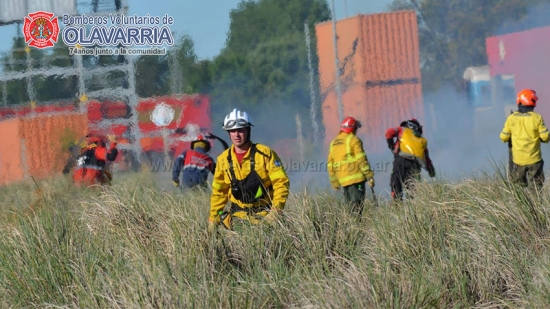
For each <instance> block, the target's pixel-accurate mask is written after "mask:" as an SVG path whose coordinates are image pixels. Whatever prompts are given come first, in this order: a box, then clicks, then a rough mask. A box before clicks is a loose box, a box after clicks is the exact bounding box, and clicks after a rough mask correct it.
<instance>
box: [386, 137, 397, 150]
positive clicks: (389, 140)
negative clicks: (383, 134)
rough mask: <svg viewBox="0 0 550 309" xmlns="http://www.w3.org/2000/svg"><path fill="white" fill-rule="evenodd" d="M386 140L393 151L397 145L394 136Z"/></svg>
mask: <svg viewBox="0 0 550 309" xmlns="http://www.w3.org/2000/svg"><path fill="white" fill-rule="evenodd" d="M386 142H387V143H388V148H389V149H390V150H391V151H393V147H395V144H394V142H393V138H388V139H387V140H386Z"/></svg>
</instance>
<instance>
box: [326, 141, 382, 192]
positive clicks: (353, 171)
mask: <svg viewBox="0 0 550 309" xmlns="http://www.w3.org/2000/svg"><path fill="white" fill-rule="evenodd" d="M327 170H328V175H329V178H330V182H331V184H332V186H333V187H334V188H337V187H339V186H343V187H345V186H349V185H352V184H355V183H359V182H364V181H366V180H367V179H370V178H373V177H374V172H373V171H372V170H371V168H370V165H369V161H368V158H367V154H366V153H365V151H364V150H363V142H362V141H361V139H360V138H359V137H357V136H356V135H355V134H347V133H344V132H340V134H338V136H336V138H334V139H333V140H332V142H331V143H330V148H329V151H328V159H327Z"/></svg>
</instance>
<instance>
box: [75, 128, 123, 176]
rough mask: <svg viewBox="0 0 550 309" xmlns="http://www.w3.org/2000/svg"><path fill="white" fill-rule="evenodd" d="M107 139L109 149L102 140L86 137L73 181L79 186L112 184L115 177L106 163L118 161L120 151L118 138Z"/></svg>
mask: <svg viewBox="0 0 550 309" xmlns="http://www.w3.org/2000/svg"><path fill="white" fill-rule="evenodd" d="M107 138H108V140H109V148H107V147H106V145H105V142H104V141H103V139H102V138H100V137H98V136H94V135H88V136H86V142H85V146H84V147H83V148H82V150H81V152H80V155H79V156H78V158H77V160H76V168H75V170H74V174H73V181H74V183H75V184H76V185H77V186H80V185H88V186H89V185H94V184H101V185H103V184H110V183H111V180H112V178H113V177H112V174H111V172H110V171H109V170H108V169H107V167H106V163H107V161H114V160H115V159H116V157H117V155H118V150H117V148H116V145H117V139H116V136H114V135H109V136H108V137H107Z"/></svg>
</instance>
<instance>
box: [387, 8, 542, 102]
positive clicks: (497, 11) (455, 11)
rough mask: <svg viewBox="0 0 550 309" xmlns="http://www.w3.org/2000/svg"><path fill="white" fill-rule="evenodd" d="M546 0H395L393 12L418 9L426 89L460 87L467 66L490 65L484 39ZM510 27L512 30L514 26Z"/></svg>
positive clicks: (421, 56)
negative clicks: (448, 86)
mask: <svg viewBox="0 0 550 309" xmlns="http://www.w3.org/2000/svg"><path fill="white" fill-rule="evenodd" d="M542 2H548V1H547V0H483V1H477V0H395V1H394V2H393V3H392V4H391V5H390V9H391V10H392V11H397V10H404V9H409V10H415V11H416V13H417V16H418V24H419V41H420V58H421V65H422V79H423V85H422V86H423V89H424V91H425V92H432V91H435V90H437V89H439V88H441V87H442V86H443V85H444V84H446V83H451V84H452V85H454V86H455V87H457V88H458V87H459V86H460V84H461V82H462V74H463V73H464V70H465V69H466V68H467V67H468V66H479V65H486V64H487V55H486V50H485V38H486V37H488V36H492V35H495V34H496V32H497V31H498V30H499V29H502V28H503V27H505V26H507V25H508V24H510V23H511V22H512V21H517V20H521V19H522V18H523V17H525V15H526V14H527V12H528V8H529V7H530V6H532V5H535V4H537V3H542ZM508 29H509V30H511V31H513V29H514V28H513V27H509V25H508Z"/></svg>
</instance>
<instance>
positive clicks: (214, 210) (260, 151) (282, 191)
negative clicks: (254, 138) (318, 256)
mask: <svg viewBox="0 0 550 309" xmlns="http://www.w3.org/2000/svg"><path fill="white" fill-rule="evenodd" d="M234 149H235V146H234V145H231V147H230V148H229V149H227V150H225V151H224V152H222V153H221V154H220V155H219V156H218V158H217V162H216V170H215V172H214V179H213V181H212V197H211V199H210V216H209V220H210V221H212V222H216V223H218V222H219V221H220V218H219V212H220V211H222V210H223V209H224V207H225V205H226V204H227V202H231V203H235V204H237V205H238V206H239V207H241V208H249V207H261V206H265V205H271V208H272V209H275V210H283V209H284V207H285V204H286V199H287V197H288V193H289V187H290V181H289V179H288V176H287V175H286V172H285V169H284V166H283V164H282V162H281V159H280V158H279V156H278V155H277V153H276V152H275V151H273V150H271V149H270V148H269V147H267V146H265V145H261V144H256V149H257V150H256V155H255V159H254V161H255V168H254V169H255V170H256V173H258V175H259V176H260V178H261V180H262V184H263V187H264V188H266V191H267V198H265V199H261V200H259V201H257V202H255V203H254V204H244V203H242V202H240V201H239V200H237V199H236V198H235V197H233V195H232V194H231V179H230V177H231V173H230V171H229V162H228V160H227V157H228V152H230V153H231V161H232V162H233V169H234V171H235V176H236V177H237V179H239V180H242V179H244V178H245V177H246V176H247V175H248V174H249V173H250V150H251V149H249V150H248V152H247V153H246V154H245V156H244V157H243V159H242V162H241V164H239V162H238V160H237V156H236V155H235V150H234ZM258 214H259V215H262V216H265V215H266V214H267V212H265V211H264V212H261V213H258ZM234 215H235V216H237V217H240V215H239V214H234Z"/></svg>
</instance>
